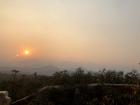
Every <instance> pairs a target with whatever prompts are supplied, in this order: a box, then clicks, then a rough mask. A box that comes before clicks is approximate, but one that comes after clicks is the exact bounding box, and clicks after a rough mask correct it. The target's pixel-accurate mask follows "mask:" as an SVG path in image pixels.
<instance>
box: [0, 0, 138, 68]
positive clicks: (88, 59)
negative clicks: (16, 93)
mask: <svg viewBox="0 0 140 105" xmlns="http://www.w3.org/2000/svg"><path fill="white" fill-rule="evenodd" d="M139 28H140V0H0V58H1V59H0V65H19V64H22V63H25V64H38V65H41V64H48V63H50V62H52V63H53V62H57V63H60V62H62V63H64V64H65V63H66V62H71V63H78V64H79V65H80V64H81V65H84V64H85V65H87V64H90V65H95V66H99V65H104V67H116V68H119V67H121V66H123V67H126V68H139V67H138V62H139V61H140V29H139ZM23 48H28V49H31V50H32V56H30V57H17V56H16V55H17V53H18V52H19V50H20V49H23Z"/></svg>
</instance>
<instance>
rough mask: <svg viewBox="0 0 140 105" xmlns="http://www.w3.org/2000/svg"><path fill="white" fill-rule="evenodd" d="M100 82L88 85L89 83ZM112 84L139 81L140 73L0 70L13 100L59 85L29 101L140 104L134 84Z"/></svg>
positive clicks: (41, 104)
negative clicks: (23, 72) (44, 87)
mask: <svg viewBox="0 0 140 105" xmlns="http://www.w3.org/2000/svg"><path fill="white" fill-rule="evenodd" d="M94 83H96V84H100V85H97V86H89V85H88V84H94ZM105 83H110V84H135V85H136V86H137V85H139V84H140V74H139V73H138V72H137V71H136V70H133V71H131V72H128V73H124V72H123V71H114V70H106V69H103V70H101V71H99V72H85V71H84V70H83V69H82V68H77V69H76V70H75V72H68V71H67V70H64V71H61V72H56V73H54V74H53V75H52V76H42V75H38V74H37V73H34V74H33V75H25V74H21V73H20V72H19V71H18V70H12V71H11V74H3V73H0V90H8V92H9V94H10V97H11V98H12V101H16V100H18V99H20V98H23V97H25V96H27V95H30V94H32V93H34V92H36V91H37V90H38V89H40V88H42V87H43V86H46V85H48V86H54V85H60V86H61V88H50V89H47V90H45V91H44V92H43V93H41V94H40V95H38V96H37V97H36V98H35V99H34V100H32V102H31V103H30V104H29V105H140V104H139V103H140V89H139V87H133V86H132V87H131V86H125V85H124V86H119V87H115V86H113V85H112V86H106V85H104V84H105Z"/></svg>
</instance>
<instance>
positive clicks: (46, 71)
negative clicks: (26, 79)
mask: <svg viewBox="0 0 140 105" xmlns="http://www.w3.org/2000/svg"><path fill="white" fill-rule="evenodd" d="M13 69H17V70H19V71H20V72H21V73H25V74H33V73H34V72H37V73H38V74H40V75H42V74H43V75H52V74H53V73H55V72H57V71H62V70H63V69H61V68H59V67H56V66H52V65H48V66H43V67H6V66H3V67H0V72H2V73H11V70H13Z"/></svg>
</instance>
